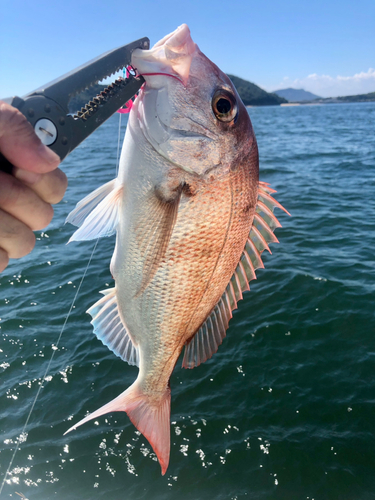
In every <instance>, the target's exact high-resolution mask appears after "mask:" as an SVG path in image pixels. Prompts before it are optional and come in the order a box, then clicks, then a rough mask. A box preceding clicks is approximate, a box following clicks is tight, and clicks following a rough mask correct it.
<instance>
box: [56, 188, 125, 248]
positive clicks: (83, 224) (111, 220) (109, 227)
mask: <svg viewBox="0 0 375 500" xmlns="http://www.w3.org/2000/svg"><path fill="white" fill-rule="evenodd" d="M122 189H123V188H122V185H121V184H118V183H117V184H116V179H113V180H112V181H110V182H107V184H104V185H103V186H100V187H99V188H98V189H96V190H95V191H93V192H92V193H90V194H89V195H88V196H86V197H85V198H84V199H83V200H81V201H80V202H79V203H78V204H77V206H76V208H75V209H74V210H73V211H72V212H70V214H69V215H68V217H67V219H66V221H65V222H70V223H71V224H73V225H74V226H79V229H77V231H76V232H75V233H74V234H73V236H72V237H71V238H70V240H69V243H70V242H71V241H82V240H93V239H96V238H101V237H103V236H111V235H112V234H114V232H115V231H116V226H117V222H118V212H119V210H118V208H119V205H120V200H121V194H122Z"/></svg>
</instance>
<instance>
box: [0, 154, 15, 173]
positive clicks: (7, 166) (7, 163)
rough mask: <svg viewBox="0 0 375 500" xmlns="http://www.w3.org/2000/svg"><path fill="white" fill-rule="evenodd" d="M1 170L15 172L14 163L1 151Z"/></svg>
mask: <svg viewBox="0 0 375 500" xmlns="http://www.w3.org/2000/svg"><path fill="white" fill-rule="evenodd" d="M0 171H1V172H5V173H6V174H12V172H13V165H12V164H11V163H10V161H9V160H7V159H6V158H5V156H4V155H3V154H1V153H0Z"/></svg>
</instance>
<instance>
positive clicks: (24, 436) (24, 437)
mask: <svg viewBox="0 0 375 500" xmlns="http://www.w3.org/2000/svg"><path fill="white" fill-rule="evenodd" d="M119 115H120V119H119V131H118V141H117V160H116V176H117V175H118V169H119V152H120V135H121V113H119ZM98 242H99V238H98V239H97V240H96V242H95V245H94V247H93V249H92V252H91V255H90V258H89V260H88V262H87V265H86V269H85V271H84V273H83V276H82V278H81V281H80V283H79V285H78V288H77V291H76V293H75V295H74V298H73V302H72V304H71V306H70V309H69V311H68V314H67V315H66V318H65V321H64V324H63V326H62V328H61V331H60V334H59V336H58V338H57V342H56V343H55V344H54V348H53V350H52V354H51V357H50V360H49V361H48V364H47V368H46V369H45V372H44V375H43V377H42V381H41V383H40V385H39V388H38V390H37V393H36V395H35V398H34V400H33V402H32V405H31V408H30V411H29V413H28V415H27V418H26V422H25V424H24V426H23V428H22V431H21V434H20V436H19V438H18V441H17V445H16V447H15V449H14V452H13V455H12V457H11V459H10V462H9V465H8V468H7V470H6V472H5V476H4V479H3V481H2V483H1V486H0V495H1V492H2V491H3V488H4V485H5V482H6V480H7V477H8V474H9V472H10V469H11V467H12V465H13V462H14V459H15V456H16V454H17V451H18V450H19V447H20V444H21V443H24V442H25V441H26V440H27V434H26V427H27V426H28V423H29V421H30V418H31V414H32V412H33V411H34V407H35V404H36V402H37V400H38V398H39V394H40V392H41V390H42V389H43V384H44V382H45V380H46V377H47V374H48V372H49V369H50V366H51V363H52V361H53V358H54V356H55V352H56V351H57V349H58V346H59V343H60V340H61V337H62V334H63V333H64V330H65V326H66V324H67V322H68V320H69V317H70V314H71V312H72V310H73V308H74V304H75V302H76V300H77V297H78V294H79V292H80V290H81V286H82V283H83V280H84V279H85V277H86V274H87V271H88V269H89V267H90V264H91V261H92V258H93V257H94V253H95V250H96V247H97V245H98Z"/></svg>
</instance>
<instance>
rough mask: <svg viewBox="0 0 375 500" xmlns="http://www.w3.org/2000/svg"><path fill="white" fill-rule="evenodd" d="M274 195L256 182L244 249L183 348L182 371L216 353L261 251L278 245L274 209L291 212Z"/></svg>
mask: <svg viewBox="0 0 375 500" xmlns="http://www.w3.org/2000/svg"><path fill="white" fill-rule="evenodd" d="M275 192H276V191H275V190H274V189H271V188H270V187H269V186H268V184H267V183H265V182H259V186H258V201H257V206H256V211H255V215H254V220H253V223H252V226H251V229H250V233H249V236H248V238H247V241H246V244H245V248H244V250H243V252H242V254H241V257H240V260H239V262H238V264H237V267H236V270H235V271H234V273H233V276H232V278H231V279H230V281H229V283H228V285H227V287H226V289H225V291H224V293H223V295H222V296H221V298H220V300H219V302H218V303H217V304H216V306H215V307H214V308H213V310H212V311H211V313H210V314H209V315H208V317H207V319H206V321H205V322H204V323H203V324H202V325H201V327H200V328H199V329H198V331H197V332H196V334H195V335H194V336H193V337H192V338H191V339H190V340H189V342H188V343H187V344H186V345H185V353H184V358H183V360H182V366H183V368H194V367H196V366H199V365H200V364H201V363H204V362H205V361H207V359H210V358H211V357H212V356H213V355H214V354H215V352H217V350H218V348H219V345H220V344H221V343H222V342H223V339H224V337H225V336H226V330H227V328H228V324H229V321H230V319H231V318H232V311H233V310H234V309H237V302H238V301H239V300H241V299H242V298H243V296H242V292H245V291H247V290H250V287H249V281H251V280H253V279H256V274H255V271H256V270H257V269H259V268H264V264H263V261H262V258H261V254H262V252H263V251H264V250H268V251H269V252H270V253H271V250H270V248H269V246H268V243H278V239H277V238H276V236H275V235H274V230H275V229H276V228H277V227H281V224H280V223H279V221H278V220H277V218H276V217H275V216H274V214H273V210H274V208H275V207H278V208H280V209H282V210H284V212H286V213H287V214H288V215H290V213H289V212H288V211H287V210H285V208H284V207H283V206H282V205H280V203H279V202H277V201H276V200H275V199H274V198H273V197H272V196H271V193H275Z"/></svg>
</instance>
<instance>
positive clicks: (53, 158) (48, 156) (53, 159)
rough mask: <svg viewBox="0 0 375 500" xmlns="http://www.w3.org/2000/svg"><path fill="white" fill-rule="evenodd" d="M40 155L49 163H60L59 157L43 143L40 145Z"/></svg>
mask: <svg viewBox="0 0 375 500" xmlns="http://www.w3.org/2000/svg"><path fill="white" fill-rule="evenodd" d="M38 153H39V155H40V156H41V157H42V158H43V160H44V161H46V162H47V163H57V164H58V163H60V158H59V156H58V155H57V154H56V153H55V152H54V151H52V149H50V148H48V147H47V146H45V145H44V144H43V143H40V144H39V147H38Z"/></svg>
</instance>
